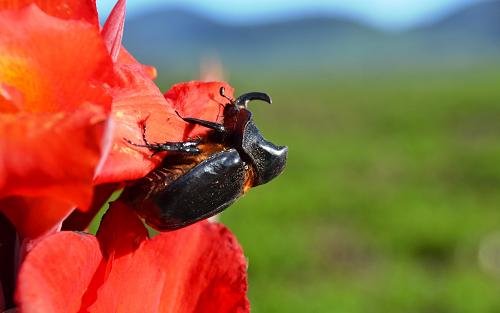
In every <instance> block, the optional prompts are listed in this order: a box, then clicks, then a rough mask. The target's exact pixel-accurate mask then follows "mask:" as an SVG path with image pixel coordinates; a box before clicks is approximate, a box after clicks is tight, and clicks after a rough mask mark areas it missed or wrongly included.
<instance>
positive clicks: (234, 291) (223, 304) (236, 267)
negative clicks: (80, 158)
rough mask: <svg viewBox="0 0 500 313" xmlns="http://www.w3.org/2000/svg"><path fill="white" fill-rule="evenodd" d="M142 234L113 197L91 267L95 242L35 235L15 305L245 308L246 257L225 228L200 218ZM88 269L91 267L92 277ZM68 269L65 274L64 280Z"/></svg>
mask: <svg viewBox="0 0 500 313" xmlns="http://www.w3.org/2000/svg"><path fill="white" fill-rule="evenodd" d="M146 234H147V233H146V229H145V228H144V226H143V225H142V223H141V222H140V221H139V219H138V218H137V216H136V215H135V213H133V212H132V211H131V209H129V208H127V207H125V206H124V205H123V204H121V203H115V204H114V205H113V206H112V208H111V209H110V210H109V211H108V213H107V214H106V216H105V217H104V219H103V222H102V224H101V229H100V230H99V233H98V239H99V242H100V245H101V248H102V249H103V250H104V251H105V253H104V255H105V257H104V258H105V260H104V261H103V262H102V263H101V264H100V265H99V267H98V268H97V267H96V265H95V259H96V258H99V256H98V251H99V250H98V247H97V245H96V244H95V242H94V241H91V242H90V241H89V243H88V244H83V243H82V242H83V241H86V240H84V238H87V237H81V235H75V234H72V233H69V232H62V233H59V234H57V235H54V236H53V237H49V239H46V240H45V241H42V243H41V244H39V245H37V246H36V247H35V248H34V249H33V250H32V251H31V253H30V254H29V255H28V257H27V258H26V260H25V262H24V264H23V266H22V268H21V271H20V275H19V287H18V289H17V292H16V298H17V301H18V304H19V305H20V307H21V309H22V310H21V311H22V312H28V313H29V312H55V313H58V312H70V311H78V309H77V310H74V309H73V308H74V307H75V306H73V304H74V303H81V304H82V305H81V307H78V308H79V309H80V310H82V311H86V312H95V313H100V312H121V313H127V312H134V313H135V312H179V313H182V312H190V313H191V312H219V313H225V312H248V311H249V305H248V301H247V298H246V295H245V293H246V289H247V283H246V277H245V273H246V261H245V258H244V256H243V254H242V251H241V248H240V246H239V245H238V243H237V242H236V240H235V238H234V237H233V236H232V235H231V233H230V232H229V231H228V230H227V229H226V228H224V227H223V226H221V225H216V224H211V223H208V222H200V223H198V224H195V225H193V226H191V227H188V228H185V229H182V230H179V231H175V232H169V233H162V234H160V235H158V236H156V237H154V238H153V239H150V240H149V239H147V238H146ZM47 242H49V244H47ZM63 246H64V247H75V246H76V248H75V250H76V249H79V250H81V251H82V254H83V253H86V254H88V255H89V259H90V261H89V264H82V262H81V261H80V260H81V259H84V258H85V257H84V256H82V255H79V254H75V253H74V252H73V249H71V251H69V253H68V252H65V251H62V250H61V251H59V250H58V247H63ZM79 250H76V251H79ZM96 250H97V251H96ZM47 251H48V252H47ZM72 259H74V260H75V261H74V262H73V261H72ZM53 260H60V261H57V262H54V261H53ZM45 263H51V264H58V265H59V266H60V267H55V266H46V265H45ZM90 270H94V271H95V274H94V276H93V277H92V278H91V279H90V278H89V277H88V272H89V271H90ZM52 272H54V273H55V274H54V275H52ZM58 272H59V273H58ZM61 272H62V273H61ZM70 272H71V273H72V275H74V277H73V278H72V279H71V278H68V276H71V273H70ZM81 272H82V274H80V273H81ZM59 280H65V281H64V282H61V283H59ZM75 280H76V282H75V284H74V285H73V286H72V287H71V288H70V287H68V286H67V281H75ZM84 282H86V283H87V284H88V285H86V286H85V285H84ZM56 287H57V290H56ZM68 289H69V290H68ZM83 290H86V294H83V293H82V291H83ZM47 293H50V294H47ZM74 297H77V300H75V299H73V298H74ZM31 303H36V306H32V305H31ZM61 303H64V304H67V305H68V306H67V307H66V310H65V311H62V310H61V309H60V307H61ZM68 308H70V309H68Z"/></svg>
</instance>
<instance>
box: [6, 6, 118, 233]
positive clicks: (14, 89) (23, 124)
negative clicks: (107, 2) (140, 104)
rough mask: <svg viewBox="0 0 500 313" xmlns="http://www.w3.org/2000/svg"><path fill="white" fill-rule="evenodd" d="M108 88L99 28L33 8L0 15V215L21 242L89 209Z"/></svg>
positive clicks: (107, 107) (109, 79) (102, 138)
mask: <svg viewBox="0 0 500 313" xmlns="http://www.w3.org/2000/svg"><path fill="white" fill-rule="evenodd" d="M12 25H15V27H12ZM113 82H114V72H113V65H112V62H111V59H110V57H109V55H108V53H107V50H106V47H105V45H104V42H103V41H102V38H101V36H100V34H99V31H98V29H97V27H95V26H92V25H90V24H88V23H87V22H83V21H66V20H61V19H58V18H54V17H51V16H48V15H47V14H45V13H44V12H42V11H40V9H38V8H37V7H36V6H35V5H31V6H29V7H26V8H24V9H22V10H19V11H0V83H1V84H2V85H1V86H2V97H0V100H2V99H3V101H0V112H10V113H11V114H0V134H2V137H0V168H2V171H0V198H4V199H2V200H1V201H2V203H0V209H1V210H2V211H3V212H5V214H6V215H7V216H8V217H9V219H11V221H13V223H14V224H15V225H16V227H17V228H18V230H19V231H20V232H21V234H22V235H23V236H29V237H33V236H38V235H41V234H42V233H43V232H45V231H47V230H48V229H50V228H53V227H54V225H56V224H58V223H60V222H61V220H62V219H63V218H64V217H66V216H67V215H68V214H69V213H70V212H71V210H73V209H74V208H75V207H76V206H79V207H80V208H81V209H83V210H85V209H86V208H87V207H88V205H89V202H90V199H91V195H92V179H93V177H94V175H95V170H96V167H97V166H98V165H99V164H100V163H99V161H100V159H101V155H102V153H103V151H104V150H105V148H104V147H105V139H106V136H105V135H106V134H107V133H108V132H107V131H106V130H107V129H108V116H107V115H108V111H109V110H110V108H111V97H110V95H108V91H107V90H108V89H109V85H111V84H112V83H113ZM12 113H15V114H12Z"/></svg>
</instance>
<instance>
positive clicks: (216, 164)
mask: <svg viewBox="0 0 500 313" xmlns="http://www.w3.org/2000/svg"><path fill="white" fill-rule="evenodd" d="M220 94H221V96H223V97H224V98H225V99H227V100H228V103H227V104H225V105H224V110H223V123H215V122H211V121H206V120H201V119H197V118H192V117H181V116H180V115H179V114H178V113H177V112H176V113H177V115H179V117H181V118H182V119H183V120H184V121H185V122H187V123H189V124H192V125H201V126H203V127H206V128H208V129H209V130H210V131H209V132H208V134H207V136H205V137H204V138H199V139H198V140H194V141H185V142H166V143H150V142H148V141H147V139H146V135H145V133H146V127H145V125H144V124H143V141H144V144H135V143H133V142H131V141H129V140H127V142H128V143H129V144H132V145H134V146H138V147H146V148H148V149H149V150H151V151H152V152H153V154H156V153H159V152H162V151H170V152H174V153H169V154H168V155H167V156H166V157H165V158H164V160H163V161H162V164H161V165H160V166H159V167H158V168H156V169H155V170H153V171H152V172H150V173H149V174H147V175H146V176H145V177H143V178H141V179H139V180H137V181H135V182H134V183H133V184H132V185H130V186H127V187H126V188H125V190H124V192H123V194H122V197H121V199H123V200H124V201H126V202H127V203H129V204H130V205H131V206H132V207H133V208H134V210H135V211H136V212H137V213H138V214H139V216H141V217H142V218H143V219H144V220H145V222H146V223H147V224H149V225H150V226H152V227H153V228H155V229H157V230H160V231H171V230H176V229H179V228H182V227H185V226H188V225H191V224H193V223H195V222H198V221H200V220H202V219H205V218H208V217H210V216H213V215H215V214H217V213H219V212H221V211H222V210H224V209H226V208H227V207H229V206H230V205H231V204H232V203H234V202H235V201H236V200H237V199H238V198H239V197H240V196H242V195H243V194H244V193H246V192H247V191H248V190H249V189H250V188H252V187H255V186H258V185H262V184H265V183H267V182H269V181H270V180H272V179H273V178H275V177H277V176H278V175H279V174H281V172H282V171H283V170H284V168H285V165H286V161H287V157H288V147H286V146H276V145H274V144H273V143H271V142H269V141H267V140H265V139H264V137H263V136H262V134H261V133H260V131H259V129H258V128H257V127H256V125H255V123H254V121H253V118H252V113H251V112H250V111H249V110H248V107H247V105H248V103H249V102H250V101H252V100H261V101H265V102H268V103H271V102H272V101H271V98H270V96H269V95H267V94H266V93H262V92H250V93H246V94H243V95H241V96H240V97H238V98H237V99H235V100H233V99H230V98H228V97H226V96H225V93H224V87H221V88H220Z"/></svg>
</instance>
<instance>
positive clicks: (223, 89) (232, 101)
mask: <svg viewBox="0 0 500 313" xmlns="http://www.w3.org/2000/svg"><path fill="white" fill-rule="evenodd" d="M219 93H220V95H221V96H223V97H224V98H226V99H227V100H229V102H231V103H234V99H231V98H229V97H228V96H226V88H224V87H220V89H219Z"/></svg>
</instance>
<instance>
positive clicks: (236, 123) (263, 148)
mask: <svg viewBox="0 0 500 313" xmlns="http://www.w3.org/2000/svg"><path fill="white" fill-rule="evenodd" d="M221 95H222V96H224V97H225V95H224V90H223V88H221ZM226 98H227V97H226ZM227 99H228V100H230V103H229V104H227V106H226V108H225V112H224V124H225V126H228V128H230V129H232V131H233V135H234V136H235V138H236V143H237V146H239V148H240V149H241V150H242V152H243V153H244V154H245V155H246V156H247V157H248V158H249V159H250V161H251V162H252V164H253V165H254V168H255V171H256V174H257V175H256V178H255V181H254V186H257V185H262V184H265V183H267V182H268V181H270V180H272V179H273V178H275V177H276V176H278V175H279V174H281V172H283V169H284V168H285V165H286V161H287V157H288V147H285V146H276V145H275V144H273V143H272V142H269V141H267V140H266V139H264V137H263V136H262V134H261V132H260V131H259V129H258V128H257V126H256V125H255V123H254V121H253V118H252V113H251V112H250V111H249V110H248V109H247V104H248V102H250V101H252V100H261V101H265V102H267V103H271V102H272V101H271V97H270V96H269V95H267V94H266V93H262V92H250V93H246V94H243V95H241V96H239V97H238V98H237V99H236V100H234V101H233V100H231V99H229V98H227Z"/></svg>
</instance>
